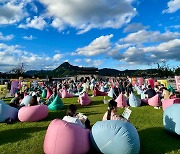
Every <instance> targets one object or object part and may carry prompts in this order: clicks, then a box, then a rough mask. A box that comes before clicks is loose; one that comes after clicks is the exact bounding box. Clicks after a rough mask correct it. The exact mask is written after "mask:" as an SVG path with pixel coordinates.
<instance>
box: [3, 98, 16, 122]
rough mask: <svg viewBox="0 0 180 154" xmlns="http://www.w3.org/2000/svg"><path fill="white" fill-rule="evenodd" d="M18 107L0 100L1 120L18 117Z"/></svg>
mask: <svg viewBox="0 0 180 154" xmlns="http://www.w3.org/2000/svg"><path fill="white" fill-rule="evenodd" d="M17 115H18V109H16V108H14V107H11V106H9V105H7V104H6V103H5V102H3V101H1V102H0V122H5V120H6V119H8V118H11V119H13V120H16V119H17Z"/></svg>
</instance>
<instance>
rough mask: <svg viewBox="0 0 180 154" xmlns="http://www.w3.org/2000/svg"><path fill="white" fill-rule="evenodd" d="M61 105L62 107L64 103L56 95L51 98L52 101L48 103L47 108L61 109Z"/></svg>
mask: <svg viewBox="0 0 180 154" xmlns="http://www.w3.org/2000/svg"><path fill="white" fill-rule="evenodd" d="M63 107H64V103H63V102H62V100H61V99H60V97H59V95H57V96H56V97H55V99H54V100H53V102H52V103H51V104H49V105H48V109H49V110H61V109H63Z"/></svg>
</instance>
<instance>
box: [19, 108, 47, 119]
mask: <svg viewBox="0 0 180 154" xmlns="http://www.w3.org/2000/svg"><path fill="white" fill-rule="evenodd" d="M47 116H48V107H47V106H46V105H35V106H24V107H22V108H20V110H19V112H18V118H19V120H20V121H22V122H33V121H40V120H43V119H45V118H46V117H47Z"/></svg>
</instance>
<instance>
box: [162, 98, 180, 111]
mask: <svg viewBox="0 0 180 154" xmlns="http://www.w3.org/2000/svg"><path fill="white" fill-rule="evenodd" d="M173 104H180V98H174V99H166V100H164V101H163V103H162V108H163V110H165V109H166V108H167V107H169V106H171V105H173Z"/></svg>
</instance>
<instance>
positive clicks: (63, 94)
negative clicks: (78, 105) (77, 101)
mask: <svg viewBox="0 0 180 154" xmlns="http://www.w3.org/2000/svg"><path fill="white" fill-rule="evenodd" d="M61 96H62V98H70V97H74V95H73V94H71V93H68V92H67V91H66V89H63V91H62V93H61Z"/></svg>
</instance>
